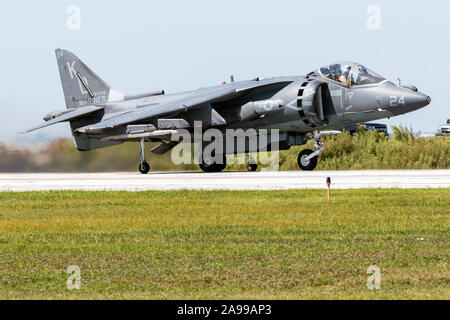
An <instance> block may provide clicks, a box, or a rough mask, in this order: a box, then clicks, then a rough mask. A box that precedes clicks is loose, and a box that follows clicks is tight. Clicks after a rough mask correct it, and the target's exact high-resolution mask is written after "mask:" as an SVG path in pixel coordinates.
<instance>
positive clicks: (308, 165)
mask: <svg viewBox="0 0 450 320" xmlns="http://www.w3.org/2000/svg"><path fill="white" fill-rule="evenodd" d="M320 137H321V135H320V133H319V132H318V131H314V133H309V134H308V135H307V136H306V138H307V139H312V141H313V143H314V149H315V151H312V150H310V149H305V150H303V151H302V152H300V154H299V155H298V158H297V163H298V166H299V167H300V169H302V170H304V171H312V170H314V169H315V168H316V166H317V160H318V158H319V156H320V155H321V154H322V152H323V141H321V140H320Z"/></svg>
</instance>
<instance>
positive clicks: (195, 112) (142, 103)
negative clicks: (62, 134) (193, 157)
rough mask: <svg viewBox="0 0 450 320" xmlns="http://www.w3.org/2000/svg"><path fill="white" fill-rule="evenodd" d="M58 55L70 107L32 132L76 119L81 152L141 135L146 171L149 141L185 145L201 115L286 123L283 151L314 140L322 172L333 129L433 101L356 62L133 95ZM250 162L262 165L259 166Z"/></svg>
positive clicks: (213, 164)
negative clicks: (182, 137)
mask: <svg viewBox="0 0 450 320" xmlns="http://www.w3.org/2000/svg"><path fill="white" fill-rule="evenodd" d="M56 58H57V62H58V67H59V72H60V77H61V82H62V87H63V90H64V97H65V101H66V107H67V108H66V109H65V110H62V111H55V112H52V113H50V114H48V115H46V116H45V117H44V120H45V122H44V123H41V124H39V125H37V126H35V127H33V128H31V129H29V130H28V131H27V132H30V131H33V130H36V129H39V128H43V127H46V126H49V125H52V124H55V123H59V122H64V121H68V122H70V126H71V129H72V134H73V136H74V139H75V145H76V148H77V149H78V150H80V151H85V150H93V149H97V148H102V147H108V146H112V145H115V144H119V143H123V142H126V141H140V142H141V159H140V165H139V171H140V172H141V173H144V174H145V173H148V172H149V170H150V166H149V164H148V163H147V161H146V160H145V150H144V142H159V143H160V144H159V145H158V146H157V147H155V148H154V149H153V150H152V152H153V153H155V154H163V153H165V152H168V151H169V150H171V149H172V148H173V147H174V146H175V145H176V144H177V143H176V142H174V141H172V140H171V136H172V135H173V134H174V133H176V132H177V130H182V129H184V130H191V131H193V130H194V125H195V124H194V122H195V121H201V123H202V130H207V129H208V128H216V129H219V130H220V131H221V132H224V134H225V131H226V129H243V130H245V129H250V128H253V129H256V130H259V129H268V130H270V129H278V130H279V131H278V132H279V134H278V141H277V143H276V145H277V146H276V148H277V149H279V150H285V149H289V148H290V147H291V146H294V145H303V144H305V143H306V142H307V141H308V140H309V139H312V140H313V142H314V147H315V150H314V151H313V150H309V149H307V150H303V151H302V152H300V154H299V156H298V165H299V167H300V168H301V169H302V170H314V168H315V167H316V165H317V159H318V157H319V156H320V154H321V153H322V151H323V143H322V141H321V140H320V139H321V137H323V136H324V135H327V134H328V133H329V132H332V130H333V129H339V128H343V127H345V126H347V125H350V124H354V123H360V122H367V121H373V120H377V119H382V118H389V117H392V116H397V115H400V114H404V113H407V112H411V111H414V110H417V109H419V108H422V107H424V106H427V105H428V104H430V102H431V98H430V97H429V96H427V95H425V94H423V93H420V92H418V90H417V88H416V87H414V86H410V85H409V86H400V85H396V84H394V83H392V82H390V81H388V80H386V79H385V78H383V77H382V76H380V75H378V74H376V73H375V72H373V71H371V70H370V69H368V68H366V67H365V66H363V65H361V64H359V63H355V62H339V63H334V64H331V65H328V66H325V67H322V68H319V69H318V70H316V71H313V72H311V73H309V74H308V75H305V76H290V77H273V78H256V79H253V80H247V81H236V82H235V81H234V79H233V77H231V82H229V83H222V84H221V85H217V86H213V87H208V88H201V89H197V90H194V91H186V92H181V93H173V94H165V93H164V91H163V90H160V91H155V92H150V93H146V94H139V95H127V94H123V93H120V92H118V91H115V90H114V89H112V88H111V87H110V86H109V85H108V84H107V83H106V82H104V81H103V80H102V79H101V78H100V77H99V76H97V75H96V74H95V73H94V72H93V71H92V70H91V69H89V67H87V66H86V65H85V64H84V63H83V62H82V61H81V60H80V59H79V58H77V57H76V56H75V55H74V54H73V53H71V52H69V51H67V50H62V49H57V50H56ZM241 131H242V130H241ZM256 132H258V131H256ZM222 150H224V149H222ZM269 150H275V148H274V147H273V146H272V142H271V141H268V142H267V143H266V144H261V143H259V144H258V145H257V146H256V149H255V148H253V149H252V147H251V146H250V144H248V143H247V144H245V145H244V147H242V148H241V149H240V150H239V149H236V150H234V151H233V153H250V152H259V151H269ZM223 153H226V151H223ZM217 159H219V160H217ZM222 159H223V160H222ZM208 160H209V161H208ZM225 161H226V160H225V155H224V154H223V155H214V158H213V160H211V157H210V158H204V159H203V160H202V161H201V162H200V168H201V169H202V170H203V171H207V172H219V171H222V170H223V169H224V168H225V166H226V163H225ZM247 168H248V170H250V171H254V170H256V165H255V164H254V163H249V164H248V166H247Z"/></svg>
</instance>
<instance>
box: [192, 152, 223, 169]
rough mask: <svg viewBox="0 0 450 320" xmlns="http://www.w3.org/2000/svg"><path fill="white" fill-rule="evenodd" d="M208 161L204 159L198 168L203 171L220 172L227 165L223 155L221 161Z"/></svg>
mask: <svg viewBox="0 0 450 320" xmlns="http://www.w3.org/2000/svg"><path fill="white" fill-rule="evenodd" d="M208 162H209V161H204V162H203V163H200V164H199V167H200V169H202V171H204V172H221V171H223V169H225V167H226V166H227V158H226V157H225V155H223V161H222V163H208Z"/></svg>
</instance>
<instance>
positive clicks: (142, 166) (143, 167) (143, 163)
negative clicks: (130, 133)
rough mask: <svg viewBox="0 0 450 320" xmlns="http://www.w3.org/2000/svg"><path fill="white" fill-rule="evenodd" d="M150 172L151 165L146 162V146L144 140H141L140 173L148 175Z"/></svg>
mask: <svg viewBox="0 0 450 320" xmlns="http://www.w3.org/2000/svg"><path fill="white" fill-rule="evenodd" d="M149 171H150V165H149V164H148V162H147V161H145V144H144V138H141V163H140V164H139V172H140V173H142V174H147V173H148V172H149Z"/></svg>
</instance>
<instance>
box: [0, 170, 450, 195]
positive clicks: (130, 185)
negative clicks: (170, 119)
mask: <svg viewBox="0 0 450 320" xmlns="http://www.w3.org/2000/svg"><path fill="white" fill-rule="evenodd" d="M326 177H331V181H332V188H333V189H361V188H450V170H404V171H375V170H373V171H372V170H370V171H315V172H302V171H279V172H268V171H266V172H222V173H203V172H190V173H181V172H177V173H169V172H167V173H164V172H160V173H150V174H147V175H142V174H140V173H63V174H60V173H45V174H41V173H39V174H20V173H19V174H0V191H44V190H88V191H90V190H123V191H143V190H179V189H205V190H284V189H324V188H326V183H325V179H326Z"/></svg>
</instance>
